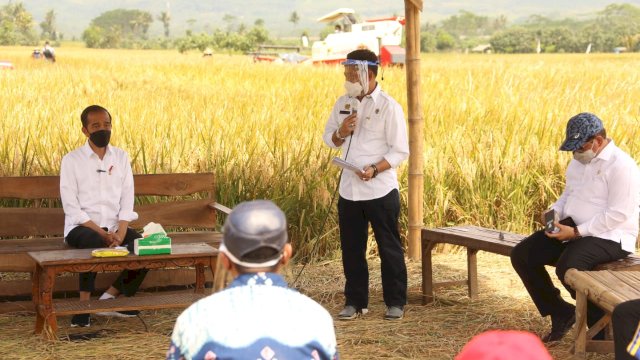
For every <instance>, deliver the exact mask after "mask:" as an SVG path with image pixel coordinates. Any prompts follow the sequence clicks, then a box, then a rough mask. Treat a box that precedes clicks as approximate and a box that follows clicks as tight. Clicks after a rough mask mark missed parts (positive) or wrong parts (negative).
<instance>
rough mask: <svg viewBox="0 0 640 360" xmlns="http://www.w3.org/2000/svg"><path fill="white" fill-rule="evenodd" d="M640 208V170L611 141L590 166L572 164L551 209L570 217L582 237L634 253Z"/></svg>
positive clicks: (573, 162)
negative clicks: (604, 242) (598, 240)
mask: <svg viewBox="0 0 640 360" xmlns="http://www.w3.org/2000/svg"><path fill="white" fill-rule="evenodd" d="M639 206H640V169H638V165H637V163H636V161H635V160H634V159H633V158H631V156H629V155H628V154H627V153H625V152H624V151H622V150H620V148H618V147H617V146H616V145H615V144H614V143H613V141H612V140H610V141H609V143H608V144H607V145H606V146H605V148H604V149H602V151H601V152H600V153H599V154H598V156H597V157H596V158H595V159H593V160H592V161H591V162H590V163H588V164H586V165H583V164H582V163H580V162H579V161H577V160H571V162H570V163H569V166H568V167H567V172H566V185H565V189H564V191H563V193H562V195H561V196H560V198H559V199H558V200H557V201H556V202H555V204H553V205H552V208H553V209H555V210H556V211H557V212H558V214H559V215H560V219H564V218H567V217H571V218H572V219H573V221H574V222H575V223H576V225H577V226H578V231H579V232H580V235H582V236H595V237H599V238H602V239H607V240H611V241H615V242H618V243H620V244H621V247H622V249H623V250H625V251H629V252H632V253H633V252H635V244H636V238H637V236H638V215H639V214H638V207H639Z"/></svg>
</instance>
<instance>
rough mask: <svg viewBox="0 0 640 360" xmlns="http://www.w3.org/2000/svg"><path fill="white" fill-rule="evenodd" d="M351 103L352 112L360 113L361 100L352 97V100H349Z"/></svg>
mask: <svg viewBox="0 0 640 360" xmlns="http://www.w3.org/2000/svg"><path fill="white" fill-rule="evenodd" d="M349 104H350V105H351V106H350V107H351V113H352V114H357V113H358V106H359V105H360V101H358V99H356V98H351V100H350V101H349ZM351 135H353V130H351Z"/></svg>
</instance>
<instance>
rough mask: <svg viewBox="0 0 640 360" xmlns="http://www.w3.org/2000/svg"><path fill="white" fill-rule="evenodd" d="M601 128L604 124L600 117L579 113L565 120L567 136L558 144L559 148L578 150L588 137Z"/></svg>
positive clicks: (562, 149) (602, 128)
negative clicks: (567, 120)
mask: <svg viewBox="0 0 640 360" xmlns="http://www.w3.org/2000/svg"><path fill="white" fill-rule="evenodd" d="M602 130H604V126H603V125H602V120H600V118H598V117H597V116H595V115H593V114H591V113H586V112H585V113H580V114H578V115H576V116H574V117H572V118H571V119H569V122H567V137H566V138H565V139H564V142H563V143H562V145H561V146H560V150H561V151H576V150H580V149H581V148H582V147H583V146H584V144H585V143H586V142H587V140H588V139H589V138H590V137H592V136H594V135H596V134H597V133H599V132H600V131H602Z"/></svg>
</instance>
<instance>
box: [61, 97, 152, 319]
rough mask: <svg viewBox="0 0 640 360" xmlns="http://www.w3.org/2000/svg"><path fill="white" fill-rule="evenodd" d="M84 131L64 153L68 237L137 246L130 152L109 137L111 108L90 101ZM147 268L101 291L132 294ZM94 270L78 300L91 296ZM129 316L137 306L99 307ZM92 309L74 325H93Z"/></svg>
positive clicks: (78, 243)
mask: <svg viewBox="0 0 640 360" xmlns="http://www.w3.org/2000/svg"><path fill="white" fill-rule="evenodd" d="M80 119H81V121H82V133H83V134H84V136H86V137H87V142H86V143H85V144H84V145H83V146H82V147H80V148H77V149H75V150H73V151H72V152H70V153H68V154H67V155H65V156H64V157H63V158H62V165H61V167H60V198H61V199H62V207H63V208H64V241H65V242H66V243H67V245H69V246H71V247H74V248H78V249H89V248H101V247H115V246H127V247H128V248H129V251H133V243H134V239H137V238H140V237H142V236H141V235H140V234H138V233H137V232H136V231H134V230H133V229H131V228H129V227H128V225H129V222H131V221H133V220H136V219H137V218H138V214H137V213H136V212H134V211H133V197H134V192H133V174H132V172H131V164H130V160H129V155H127V153H126V152H125V151H124V150H122V149H120V148H117V147H115V146H111V145H109V140H110V139H111V114H109V111H107V109H105V108H103V107H101V106H98V105H91V106H89V107H87V108H86V109H84V110H83V111H82V114H81V115H80ZM146 273H147V271H146V270H124V271H123V272H122V273H121V274H120V276H119V277H118V278H117V279H116V281H115V282H114V283H113V285H112V286H111V287H110V288H109V289H108V290H107V291H106V292H105V293H104V294H102V296H101V297H100V299H101V300H108V299H113V298H115V297H116V296H118V295H119V294H124V295H125V296H133V295H134V294H135V292H136V291H137V289H138V287H139V286H140V283H142V280H143V279H144V277H145V275H146ZM95 277H96V273H81V274H80V301H85V300H89V298H90V296H91V292H92V291H94V283H95ZM98 315H109V316H120V317H130V316H135V315H137V311H126V312H125V311H123V312H109V313H98ZM90 320H91V319H90V317H89V314H78V315H74V316H73V318H72V319H71V326H72V327H75V326H83V327H85V326H89V325H90Z"/></svg>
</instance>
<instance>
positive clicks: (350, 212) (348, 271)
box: [338, 189, 407, 308]
mask: <svg viewBox="0 0 640 360" xmlns="http://www.w3.org/2000/svg"><path fill="white" fill-rule="evenodd" d="M399 216H400V194H399V193H398V190H397V189H394V190H392V191H391V192H389V193H388V194H387V195H385V196H383V197H381V198H378V199H373V200H365V201H350V200H347V199H345V198H343V197H340V199H339V200H338V217H339V222H340V244H341V247H342V266H343V270H344V275H345V278H346V282H345V285H344V295H345V303H346V305H352V306H355V307H356V308H366V307H368V304H369V268H368V267H367V259H366V252H367V238H368V236H369V223H371V227H372V228H373V234H374V236H375V239H376V243H377V244H378V252H379V254H380V261H381V271H382V291H383V298H384V302H385V304H386V305H387V306H398V307H403V306H404V305H405V304H406V303H407V267H406V264H405V262H404V250H403V248H402V243H401V242H400V233H399V231H398V218H399Z"/></svg>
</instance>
